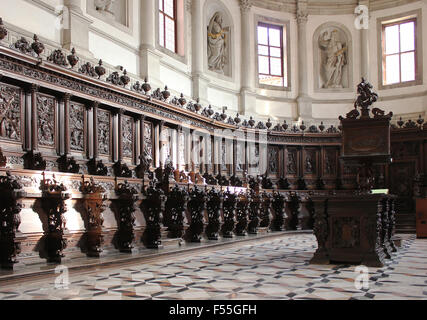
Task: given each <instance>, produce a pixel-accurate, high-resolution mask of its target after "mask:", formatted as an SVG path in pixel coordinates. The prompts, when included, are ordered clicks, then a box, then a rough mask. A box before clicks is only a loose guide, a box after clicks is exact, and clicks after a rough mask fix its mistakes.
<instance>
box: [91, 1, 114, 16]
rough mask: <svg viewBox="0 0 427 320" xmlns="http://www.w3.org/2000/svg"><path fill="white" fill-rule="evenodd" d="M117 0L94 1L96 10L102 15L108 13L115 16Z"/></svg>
mask: <svg viewBox="0 0 427 320" xmlns="http://www.w3.org/2000/svg"><path fill="white" fill-rule="evenodd" d="M114 1H115V0H94V4H95V8H96V10H98V11H100V12H101V13H104V12H105V13H108V14H111V15H114V12H113V11H112V9H113V5H114Z"/></svg>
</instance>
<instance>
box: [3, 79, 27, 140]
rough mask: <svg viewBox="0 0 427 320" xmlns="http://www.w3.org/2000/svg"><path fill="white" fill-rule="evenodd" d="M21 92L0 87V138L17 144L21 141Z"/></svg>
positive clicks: (13, 88)
mask: <svg viewBox="0 0 427 320" xmlns="http://www.w3.org/2000/svg"><path fill="white" fill-rule="evenodd" d="M21 119H22V107H21V90H20V89H19V88H16V87H13V86H9V85H5V84H1V85H0V138H1V139H5V140H9V141H15V142H19V141H21V139H22V134H21V132H22V120H21Z"/></svg>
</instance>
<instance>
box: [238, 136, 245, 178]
mask: <svg viewBox="0 0 427 320" xmlns="http://www.w3.org/2000/svg"><path fill="white" fill-rule="evenodd" d="M244 165H245V143H244V142H239V141H238V142H237V143H236V171H237V172H241V171H243V169H244Z"/></svg>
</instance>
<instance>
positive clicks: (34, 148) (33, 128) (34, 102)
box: [30, 84, 39, 151]
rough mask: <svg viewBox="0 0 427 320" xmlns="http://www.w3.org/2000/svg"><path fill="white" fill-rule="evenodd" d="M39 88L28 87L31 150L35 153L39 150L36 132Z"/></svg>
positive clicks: (34, 86)
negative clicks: (29, 94) (29, 95)
mask: <svg viewBox="0 0 427 320" xmlns="http://www.w3.org/2000/svg"><path fill="white" fill-rule="evenodd" d="M38 90H39V87H38V86H37V85H35V84H32V85H31V87H30V93H31V150H32V151H37V150H38V149H39V141H38V130H37V127H38V125H37V119H38V117H37V92H38Z"/></svg>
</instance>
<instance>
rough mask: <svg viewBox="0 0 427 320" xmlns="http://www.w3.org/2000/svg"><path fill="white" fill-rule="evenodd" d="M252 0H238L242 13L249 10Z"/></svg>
mask: <svg viewBox="0 0 427 320" xmlns="http://www.w3.org/2000/svg"><path fill="white" fill-rule="evenodd" d="M252 4H253V3H252V0H239V6H240V11H241V12H242V13H246V12H249V11H250V10H251V8H252Z"/></svg>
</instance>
